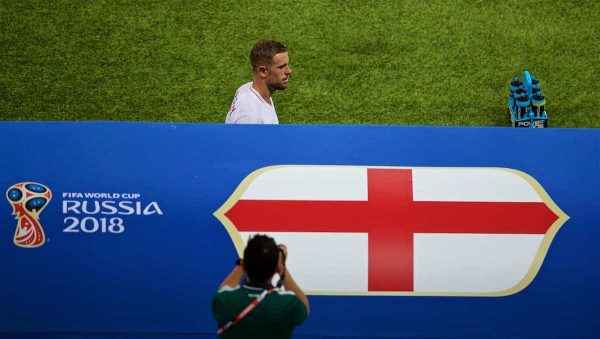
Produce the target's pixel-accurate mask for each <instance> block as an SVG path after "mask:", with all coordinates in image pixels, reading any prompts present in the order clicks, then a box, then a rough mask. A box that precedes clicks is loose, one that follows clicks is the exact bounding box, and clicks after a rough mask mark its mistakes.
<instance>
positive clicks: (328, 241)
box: [215, 166, 568, 296]
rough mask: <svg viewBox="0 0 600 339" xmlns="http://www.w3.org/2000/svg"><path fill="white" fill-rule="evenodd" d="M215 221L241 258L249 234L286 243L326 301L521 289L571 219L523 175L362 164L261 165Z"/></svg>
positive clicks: (294, 269) (298, 275)
mask: <svg viewBox="0 0 600 339" xmlns="http://www.w3.org/2000/svg"><path fill="white" fill-rule="evenodd" d="M215 216H216V217H217V218H218V219H219V220H220V221H221V222H222V223H223V224H224V225H225V227H226V229H227V231H228V232H229V235H230V236H231V238H232V241H233V243H234V245H235V246H236V249H237V251H238V253H239V254H240V255H241V254H242V253H243V248H244V244H245V239H247V237H248V236H249V235H251V234H256V233H261V234H268V235H270V236H272V237H274V238H275V240H276V241H277V242H278V243H283V244H286V245H287V246H288V250H289V257H288V261H287V266H288V267H289V270H290V272H291V273H292V274H293V275H294V277H295V279H296V281H297V282H298V284H299V285H300V286H301V287H302V288H303V289H304V290H306V291H308V293H310V294H325V295H339V294H348V295H363V294H367V295H370V294H375V295H465V296H505V295H509V294H513V293H517V292H519V291H520V290H522V289H523V288H525V287H526V286H527V285H528V284H529V283H530V282H531V281H532V280H533V279H534V277H535V275H536V274H537V272H538V270H539V268H540V266H541V264H542V262H543V260H544V257H545V255H546V252H547V251H548V248H549V246H550V243H551V241H552V239H553V238H554V236H555V235H556V233H557V231H558V229H559V228H560V227H561V226H562V224H564V222H565V221H566V220H567V219H568V216H567V215H566V214H565V213H563V212H562V211H561V210H560V209H559V208H558V206H556V204H554V202H553V201H552V200H551V199H550V197H549V196H548V195H547V194H546V192H545V191H544V189H543V188H542V187H541V185H539V183H537V181H536V180H535V179H533V178H532V177H531V176H529V175H527V174H525V173H523V172H520V171H517V170H513V169H505V168H461V167H456V168H448V167H438V168H425V167H414V168H407V167H359V166H273V167H266V168H262V169H260V170H257V171H255V172H253V173H252V174H250V175H249V176H248V177H246V178H245V179H244V180H243V181H242V183H240V185H239V187H238V188H237V189H236V190H235V192H234V193H233V194H232V195H231V197H230V198H229V199H228V200H227V201H226V202H225V204H224V205H223V206H222V207H221V208H220V209H219V210H218V211H216V212H215Z"/></svg>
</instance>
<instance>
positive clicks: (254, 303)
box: [217, 288, 275, 335]
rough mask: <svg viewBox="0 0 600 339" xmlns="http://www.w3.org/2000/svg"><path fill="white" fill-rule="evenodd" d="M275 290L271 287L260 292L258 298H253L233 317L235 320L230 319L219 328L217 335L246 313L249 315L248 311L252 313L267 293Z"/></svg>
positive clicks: (238, 320)
mask: <svg viewBox="0 0 600 339" xmlns="http://www.w3.org/2000/svg"><path fill="white" fill-rule="evenodd" d="M274 290H275V289H274V288H269V289H265V290H264V291H262V293H261V294H259V295H258V296H257V297H256V299H254V300H252V302H251V303H250V304H248V306H246V307H245V308H244V309H243V310H242V312H240V314H238V315H237V316H236V317H235V318H233V320H231V321H229V322H228V323H227V324H225V325H223V327H221V328H219V329H218V330H217V335H221V334H222V333H223V332H225V331H227V330H228V329H229V328H230V327H231V326H233V325H235V324H237V323H239V322H240V321H241V320H242V319H244V317H246V315H248V313H250V311H252V310H253V309H255V308H256V306H257V305H258V304H260V302H261V301H263V299H265V297H266V296H267V294H269V293H271V292H273V291H274Z"/></svg>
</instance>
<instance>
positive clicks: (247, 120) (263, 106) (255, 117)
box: [225, 82, 279, 124]
mask: <svg viewBox="0 0 600 339" xmlns="http://www.w3.org/2000/svg"><path fill="white" fill-rule="evenodd" d="M269 101H270V102H269V103H267V102H266V101H265V99H263V98H262V97H261V96H260V94H258V92H257V91H256V90H255V89H254V88H252V83H251V82H249V83H247V84H245V85H242V86H241V87H240V88H238V90H237V92H235V96H234V97H233V102H232V103H231V108H229V112H227V118H225V123H226V124H279V120H278V119H277V113H276V112H275V105H274V104H273V100H272V99H271V98H269Z"/></svg>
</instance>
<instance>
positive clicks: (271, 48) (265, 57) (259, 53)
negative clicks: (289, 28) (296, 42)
mask: <svg viewBox="0 0 600 339" xmlns="http://www.w3.org/2000/svg"><path fill="white" fill-rule="evenodd" d="M283 52H287V47H285V46H284V45H283V44H282V43H281V42H277V41H275V40H266V39H262V40H258V41H257V42H256V43H255V44H254V46H252V50H250V63H251V64H252V70H253V71H256V70H257V69H258V66H263V65H264V66H268V65H270V64H271V63H273V57H274V56H275V54H279V53H283Z"/></svg>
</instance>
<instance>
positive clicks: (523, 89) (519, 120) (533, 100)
mask: <svg viewBox="0 0 600 339" xmlns="http://www.w3.org/2000/svg"><path fill="white" fill-rule="evenodd" d="M520 80H521V79H519V78H515V79H513V81H512V82H511V84H510V94H509V98H508V111H509V113H510V120H511V122H512V125H513V127H529V128H546V127H548V114H547V113H546V110H545V97H544V95H543V93H541V92H535V93H534V91H535V90H539V81H537V79H535V77H534V76H532V75H531V74H530V73H529V71H524V72H523V81H522V82H521V84H520V85H519V86H515V85H517V84H519V82H520ZM519 88H520V90H519V91H517V89H519ZM515 92H519V93H518V94H515ZM536 93H537V95H535V96H534V94H536ZM519 94H520V95H519ZM540 98H541V99H540Z"/></svg>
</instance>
